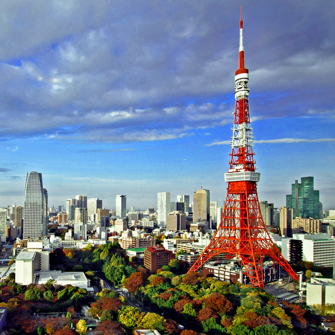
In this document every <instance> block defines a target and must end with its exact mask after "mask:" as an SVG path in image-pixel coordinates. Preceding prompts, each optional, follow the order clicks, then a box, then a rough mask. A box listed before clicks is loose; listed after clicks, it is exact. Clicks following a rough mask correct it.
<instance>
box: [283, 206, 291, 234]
mask: <svg viewBox="0 0 335 335" xmlns="http://www.w3.org/2000/svg"><path fill="white" fill-rule="evenodd" d="M292 221H293V210H292V209H291V208H288V207H284V206H282V207H281V210H280V231H281V234H282V236H286V237H292Z"/></svg>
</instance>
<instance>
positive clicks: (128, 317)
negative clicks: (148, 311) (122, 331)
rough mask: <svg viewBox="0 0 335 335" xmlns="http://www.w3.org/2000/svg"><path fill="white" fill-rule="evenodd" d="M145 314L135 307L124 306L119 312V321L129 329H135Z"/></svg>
mask: <svg viewBox="0 0 335 335" xmlns="http://www.w3.org/2000/svg"><path fill="white" fill-rule="evenodd" d="M144 315H145V313H143V312H141V311H140V310H139V309H138V308H136V307H133V306H124V307H123V308H122V309H121V311H119V315H118V321H119V322H120V323H121V324H122V325H123V326H124V327H126V328H127V329H130V330H132V329H134V328H135V327H136V326H137V324H138V323H140V322H141V320H142V318H143V317H144Z"/></svg>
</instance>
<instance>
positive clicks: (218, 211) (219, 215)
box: [216, 206, 224, 225]
mask: <svg viewBox="0 0 335 335" xmlns="http://www.w3.org/2000/svg"><path fill="white" fill-rule="evenodd" d="M223 210H224V206H218V208H217V214H216V217H217V222H218V225H219V224H220V223H221V217H222V215H223Z"/></svg>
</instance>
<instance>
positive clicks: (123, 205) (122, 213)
mask: <svg viewBox="0 0 335 335" xmlns="http://www.w3.org/2000/svg"><path fill="white" fill-rule="evenodd" d="M115 201H116V216H117V217H119V218H120V219H123V218H125V217H126V214H127V198H126V196H125V195H117V196H116V200H115Z"/></svg>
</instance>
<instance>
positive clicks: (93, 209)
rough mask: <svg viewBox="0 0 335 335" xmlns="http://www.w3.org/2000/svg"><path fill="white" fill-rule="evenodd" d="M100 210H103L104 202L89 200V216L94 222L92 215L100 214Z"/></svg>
mask: <svg viewBox="0 0 335 335" xmlns="http://www.w3.org/2000/svg"><path fill="white" fill-rule="evenodd" d="M98 208H102V200H100V199H99V198H91V199H88V200H87V216H88V217H89V218H90V219H91V220H92V214H97V213H98Z"/></svg>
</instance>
